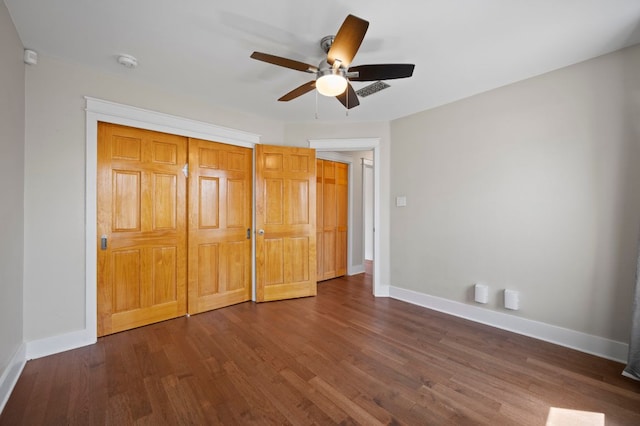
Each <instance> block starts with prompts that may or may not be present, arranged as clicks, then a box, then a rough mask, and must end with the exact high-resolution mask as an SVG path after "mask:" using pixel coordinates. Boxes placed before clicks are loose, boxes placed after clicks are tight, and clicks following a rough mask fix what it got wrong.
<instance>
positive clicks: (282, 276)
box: [255, 145, 317, 302]
mask: <svg viewBox="0 0 640 426" xmlns="http://www.w3.org/2000/svg"><path fill="white" fill-rule="evenodd" d="M255 154H256V229H257V232H256V234H257V236H256V300H257V301H258V302H266V301H271V300H282V299H291V298H295V297H305V296H315V295H316V261H317V260H316V221H315V215H316V170H315V166H316V160H315V150H313V149H308V148H294V147H283V146H269V145H258V146H257V147H256V150H255Z"/></svg>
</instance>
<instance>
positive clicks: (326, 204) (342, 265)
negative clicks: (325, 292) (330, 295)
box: [316, 160, 349, 280]
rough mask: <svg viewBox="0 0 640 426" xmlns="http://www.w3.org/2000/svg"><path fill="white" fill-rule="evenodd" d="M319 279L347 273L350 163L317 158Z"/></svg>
mask: <svg viewBox="0 0 640 426" xmlns="http://www.w3.org/2000/svg"><path fill="white" fill-rule="evenodd" d="M316 181H317V186H318V187H317V191H318V202H319V203H321V204H320V207H318V209H317V211H318V213H317V215H318V217H319V218H321V219H319V220H318V222H319V226H318V234H317V235H318V237H317V238H318V239H319V242H318V247H321V249H319V251H318V259H317V263H318V280H328V279H331V278H336V277H340V276H343V275H345V274H346V273H347V230H348V228H347V225H348V207H349V166H348V165H347V164H344V163H339V162H335V161H329V160H317V176H316Z"/></svg>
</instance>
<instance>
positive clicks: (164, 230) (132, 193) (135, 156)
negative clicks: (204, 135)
mask: <svg viewBox="0 0 640 426" xmlns="http://www.w3.org/2000/svg"><path fill="white" fill-rule="evenodd" d="M186 147H187V139H186V138H183V137H179V136H174V135H168V134H163V133H157V132H150V131H146V130H141V129H134V128H131V127H124V126H117V125H112V124H106V123H99V125H98V176H97V182H98V183H97V186H98V188H97V193H98V206H97V207H98V224H97V225H98V228H97V229H98V235H97V245H98V277H97V278H98V336H103V335H106V334H110V333H115V332H118V331H122V330H127V329H130V328H134V327H138V326H141V325H145V324H150V323H153V322H157V321H163V320H166V319H170V318H175V317H178V316H180V315H184V314H185V313H186V287H185V286H186V281H187V271H186V261H187V243H186V242H187V238H186V237H187V232H186V231H187V220H186V219H187V215H186V202H185V200H186V181H185V176H184V174H183V172H182V170H181V169H182V167H183V166H184V164H185V163H186V153H187V149H186Z"/></svg>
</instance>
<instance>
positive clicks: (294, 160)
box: [289, 154, 311, 173]
mask: <svg viewBox="0 0 640 426" xmlns="http://www.w3.org/2000/svg"><path fill="white" fill-rule="evenodd" d="M289 159H290V160H289V161H291V166H290V170H291V171H292V172H296V173H297V172H302V173H308V172H309V170H311V167H309V163H310V162H311V161H310V158H309V157H308V156H306V155H296V154H291V155H289Z"/></svg>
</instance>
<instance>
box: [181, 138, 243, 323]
mask: <svg viewBox="0 0 640 426" xmlns="http://www.w3.org/2000/svg"><path fill="white" fill-rule="evenodd" d="M252 163H253V153H252V151H251V149H249V148H242V147H238V146H232V145H227V144H222V143H216V142H208V141H203V140H198V139H189V303H188V306H189V307H188V310H189V313H190V314H196V313H199V312H204V311H208V310H211V309H217V308H221V307H224V306H229V305H233V304H236V303H240V302H244V301H247V300H250V299H251V221H252V214H251V213H252V207H251V203H252V184H251V182H252Z"/></svg>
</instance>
